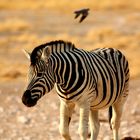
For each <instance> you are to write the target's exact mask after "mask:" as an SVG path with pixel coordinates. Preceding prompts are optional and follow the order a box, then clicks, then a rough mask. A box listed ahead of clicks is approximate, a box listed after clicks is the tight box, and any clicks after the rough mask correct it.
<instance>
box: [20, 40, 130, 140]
mask: <svg viewBox="0 0 140 140" xmlns="http://www.w3.org/2000/svg"><path fill="white" fill-rule="evenodd" d="M26 55H27V56H28V58H29V59H30V63H31V64H30V66H29V72H28V83H29V84H28V85H27V89H26V90H25V91H24V94H23V96H22V102H23V104H25V105H26V106H27V107H32V106H35V105H36V104H37V102H38V100H39V99H40V98H41V97H42V96H43V95H45V93H48V92H50V91H51V90H52V89H53V87H54V86H55V87H56V91H57V94H58V97H59V99H60V125H59V131H60V134H61V136H62V138H64V139H65V140H71V137H70V134H69V124H70V121H71V117H72V114H73V110H74V108H75V106H78V107H79V116H80V117H79V128H78V132H79V135H80V138H81V140H86V139H87V137H88V122H89V125H90V131H91V132H90V133H91V136H90V137H91V138H90V139H91V140H96V139H97V136H98V133H99V127H100V123H99V118H98V112H99V110H100V109H103V108H109V122H110V126H111V129H112V131H113V138H114V140H119V134H118V131H119V127H120V119H121V115H122V111H123V105H124V103H125V101H126V99H127V97H128V91H129V66H128V61H127V59H126V57H125V56H124V55H123V54H122V53H121V52H120V51H119V50H117V49H115V48H99V49H95V50H93V51H85V50H83V49H78V48H77V47H75V45H74V44H73V43H71V42H69V41H63V40H56V41H50V42H47V43H45V44H42V45H39V46H37V47H36V48H34V49H33V51H32V52H31V53H26Z"/></svg>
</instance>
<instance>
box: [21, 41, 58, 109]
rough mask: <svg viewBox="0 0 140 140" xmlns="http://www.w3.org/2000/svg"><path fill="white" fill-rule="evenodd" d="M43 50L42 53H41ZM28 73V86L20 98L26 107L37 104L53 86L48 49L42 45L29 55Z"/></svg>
mask: <svg viewBox="0 0 140 140" xmlns="http://www.w3.org/2000/svg"><path fill="white" fill-rule="evenodd" d="M43 50H44V51H43ZM26 55H28V58H30V62H31V64H30V66H29V72H28V86H27V89H26V90H25V92H24V94H23V96H22V102H23V104H24V105H26V106H27V107H32V106H34V105H36V104H37V101H38V100H39V99H40V98H41V97H42V96H43V95H44V94H45V93H46V92H49V91H50V90H51V89H52V88H53V86H54V83H55V82H54V75H53V70H52V67H51V61H50V59H49V56H50V51H49V47H48V48H45V44H44V45H40V46H38V47H36V48H35V49H34V50H33V51H32V53H31V54H29V53H28V54H26Z"/></svg>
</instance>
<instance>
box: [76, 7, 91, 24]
mask: <svg viewBox="0 0 140 140" xmlns="http://www.w3.org/2000/svg"><path fill="white" fill-rule="evenodd" d="M88 12H89V8H86V9H81V10H77V11H75V12H74V13H75V19H76V18H77V17H79V16H80V15H81V18H80V21H79V22H80V23H81V22H82V21H83V20H84V19H85V18H86V17H87V16H88V14H89V13H88Z"/></svg>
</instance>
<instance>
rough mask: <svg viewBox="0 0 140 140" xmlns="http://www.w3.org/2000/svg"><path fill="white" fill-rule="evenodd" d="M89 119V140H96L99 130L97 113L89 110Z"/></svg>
mask: <svg viewBox="0 0 140 140" xmlns="http://www.w3.org/2000/svg"><path fill="white" fill-rule="evenodd" d="M89 119H90V131H91V138H90V140H96V139H97V136H98V133H99V128H100V123H99V119H98V111H96V110H90V113H89Z"/></svg>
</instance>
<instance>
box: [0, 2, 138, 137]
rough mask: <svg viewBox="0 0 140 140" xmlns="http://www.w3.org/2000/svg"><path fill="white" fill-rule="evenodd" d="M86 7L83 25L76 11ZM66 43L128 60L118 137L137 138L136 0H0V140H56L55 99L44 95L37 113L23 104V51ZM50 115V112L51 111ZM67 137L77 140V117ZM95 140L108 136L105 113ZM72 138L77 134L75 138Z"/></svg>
mask: <svg viewBox="0 0 140 140" xmlns="http://www.w3.org/2000/svg"><path fill="white" fill-rule="evenodd" d="M82 8H90V11H89V16H88V17H87V18H86V19H85V20H84V21H83V22H82V23H80V24H79V23H78V19H76V20H75V19H74V16H75V15H74V11H75V10H79V9H82ZM57 39H62V40H68V41H71V42H73V43H74V44H75V46H76V47H78V48H83V49H86V50H93V49H95V48H99V47H114V48H117V49H119V50H120V51H122V52H123V53H124V54H125V56H126V57H127V58H128V60H129V65H130V74H131V83H130V91H131V94H130V97H129V99H128V101H127V103H126V107H125V113H124V114H125V115H124V116H123V122H122V128H121V137H122V138H124V137H127V136H131V137H134V138H138V137H140V131H139V129H138V127H139V126H140V121H139V120H140V110H139V107H138V106H140V87H139V85H140V68H139V66H140V1H139V0H114V1H112V0H76V1H69V0H59V1H57V0H28V1H27V0H26V1H21V0H1V1H0V119H1V122H0V140H53V139H54V138H55V139H56V140H57V139H58V140H59V139H60V135H59V132H58V123H59V100H58V99H57V96H56V95H55V94H53V93H54V92H55V91H52V94H51V95H50V94H49V95H48V96H45V97H44V98H43V99H42V101H41V102H40V103H39V105H37V106H36V107H35V108H31V109H28V108H26V107H25V106H23V105H22V103H21V96H22V93H23V91H24V88H25V87H26V79H27V77H26V75H27V71H28V66H29V61H28V60H27V59H26V57H25V56H24V54H23V52H22V49H26V50H28V51H32V49H33V48H34V47H36V46H38V45H40V44H42V43H45V42H49V41H51V40H57ZM128 109H129V110H128ZM52 110H54V112H52ZM74 117H75V119H73V121H72V126H71V133H73V134H74V135H73V139H77V138H78V134H77V133H78V132H77V128H78V112H76V111H75V115H74ZM100 120H101V122H102V123H101V127H102V128H101V132H100V134H99V140H100V139H101V140H102V139H105V140H108V139H110V138H109V136H111V137H112V133H111V131H110V129H109V125H108V123H107V115H106V113H105V112H103V113H101V114H100ZM75 133H76V134H75Z"/></svg>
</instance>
